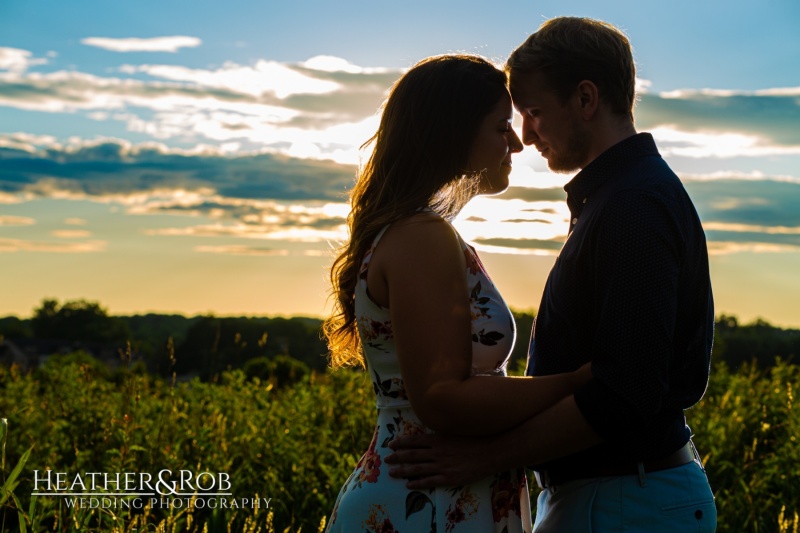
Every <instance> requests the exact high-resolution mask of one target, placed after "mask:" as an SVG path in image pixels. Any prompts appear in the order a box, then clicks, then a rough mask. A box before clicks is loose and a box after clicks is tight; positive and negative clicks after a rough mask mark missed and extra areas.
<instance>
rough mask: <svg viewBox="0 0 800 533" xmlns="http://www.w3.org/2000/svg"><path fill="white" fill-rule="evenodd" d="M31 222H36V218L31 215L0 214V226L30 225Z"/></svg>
mask: <svg viewBox="0 0 800 533" xmlns="http://www.w3.org/2000/svg"><path fill="white" fill-rule="evenodd" d="M33 224H36V219H33V218H31V217H19V216H15V215H0V226H31V225H33Z"/></svg>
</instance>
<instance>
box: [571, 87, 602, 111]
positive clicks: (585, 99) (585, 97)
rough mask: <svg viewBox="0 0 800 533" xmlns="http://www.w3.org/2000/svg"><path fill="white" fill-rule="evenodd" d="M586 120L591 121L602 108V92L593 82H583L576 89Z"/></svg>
mask: <svg viewBox="0 0 800 533" xmlns="http://www.w3.org/2000/svg"><path fill="white" fill-rule="evenodd" d="M575 93H576V96H577V98H578V103H579V105H580V109H581V113H582V115H583V119H584V120H590V119H591V118H593V117H594V115H595V114H596V113H597V109H598V107H600V91H598V90H597V85H595V84H594V82H593V81H589V80H583V81H582V82H580V83H579V84H578V87H577V88H576V89H575Z"/></svg>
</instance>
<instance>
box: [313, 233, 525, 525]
mask: <svg viewBox="0 0 800 533" xmlns="http://www.w3.org/2000/svg"><path fill="white" fill-rule="evenodd" d="M385 230H386V229H385V228H384V230H383V231H381V233H380V234H378V236H377V237H376V239H375V241H374V242H373V244H372V247H371V248H370V250H369V251H368V252H367V254H366V256H365V258H364V261H363V263H362V266H361V275H360V279H359V282H358V286H357V288H356V291H355V311H356V317H357V320H358V331H359V334H360V336H361V341H362V343H363V346H364V354H365V358H366V362H367V370H368V372H369V374H370V376H371V378H372V385H373V387H374V389H375V396H376V398H377V407H378V420H377V424H376V427H375V433H374V435H373V437H372V443H371V444H370V446H369V449H368V450H367V452H366V453H365V454H364V456H363V457H362V458H361V460H360V461H359V462H358V465H357V466H356V468H355V470H354V471H353V473H352V474H351V475H350V477H349V478H348V479H347V481H346V482H345V484H344V486H343V487H342V490H341V491H340V493H339V497H338V498H337V500H336V504H335V506H334V509H333V513H332V515H331V517H330V521H329V524H328V529H327V531H328V532H329V533H339V532H342V533H364V532H367V533H429V532H430V533H436V532H446V533H451V532H452V533H477V532H480V533H487V532H497V533H501V532H502V533H517V532H527V533H529V532H530V531H531V507H530V500H529V496H528V484H527V478H526V476H525V472H524V470H523V469H521V468H520V469H518V470H511V471H506V472H501V473H498V474H496V475H494V476H491V477H489V478H486V479H484V480H482V481H480V482H477V483H474V484H471V485H465V486H458V487H442V488H436V489H428V490H409V489H407V488H406V486H405V480H400V479H395V478H392V477H390V476H389V472H388V465H386V464H385V463H384V457H385V456H387V455H389V454H390V453H391V449H390V448H389V447H388V443H389V441H391V440H392V439H393V438H395V437H397V436H399V435H408V434H414V433H430V432H431V430H430V429H429V428H427V427H425V426H424V425H423V424H422V423H421V422H420V420H419V418H418V417H417V415H416V413H414V410H413V409H412V408H411V404H410V403H409V401H408V397H407V396H406V393H405V389H404V387H403V378H402V376H401V375H400V366H399V363H398V359H397V351H396V347H395V343H394V339H393V336H392V323H391V320H390V316H389V310H388V309H386V308H383V307H381V306H379V305H377V304H376V303H375V302H373V301H372V300H371V298H370V297H369V296H368V294H367V279H366V278H367V269H368V267H369V261H370V259H371V258H372V252H373V251H374V249H375V247H376V246H377V244H378V242H379V240H380V238H381V237H382V235H383V233H384V232H385ZM454 231H455V230H454ZM456 235H458V233H456ZM458 239H459V241H460V242H461V247H462V249H463V251H464V256H465V258H466V264H467V287H465V290H466V291H468V292H469V295H470V299H471V303H472V347H473V349H472V358H473V363H472V364H473V374H500V375H505V369H506V363H507V361H508V358H509V356H510V353H511V349H512V348H513V346H514V338H515V334H516V332H515V326H514V319H513V316H512V314H511V312H510V311H509V309H508V306H507V305H506V304H505V302H504V301H503V299H502V297H501V296H500V294H499V293H498V291H497V289H496V288H495V286H494V284H493V283H492V282H491V280H490V279H489V276H488V275H487V274H486V271H485V270H484V268H483V265H482V264H481V262H480V260H479V259H478V256H477V255H476V253H475V250H474V249H473V248H472V247H471V246H469V245H467V244H466V243H465V242H464V241H463V240H462V239H461V237H460V236H458Z"/></svg>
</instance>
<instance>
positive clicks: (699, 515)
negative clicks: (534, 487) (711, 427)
mask: <svg viewBox="0 0 800 533" xmlns="http://www.w3.org/2000/svg"><path fill="white" fill-rule="evenodd" d="M716 528H717V508H716V506H715V505H714V495H713V494H712V492H711V487H710V486H709V485H708V479H707V478H706V474H705V471H704V470H703V468H702V467H701V466H700V464H699V463H697V462H696V461H692V462H690V463H687V464H685V465H682V466H678V467H675V468H670V469H668V470H661V471H659V472H650V473H647V474H645V473H643V472H642V473H641V474H640V475H638V476H636V475H634V476H621V477H604V478H593V479H579V480H576V481H572V482H570V483H564V484H563V485H558V486H555V487H552V488H547V489H545V490H543V491H542V492H541V493H540V494H539V499H538V501H537V509H536V522H535V523H534V526H533V531H534V533H622V532H624V533H635V532H636V533H638V532H642V533H674V532H681V533H684V532H692V531H698V532H703V533H711V532H713V531H715V530H716Z"/></svg>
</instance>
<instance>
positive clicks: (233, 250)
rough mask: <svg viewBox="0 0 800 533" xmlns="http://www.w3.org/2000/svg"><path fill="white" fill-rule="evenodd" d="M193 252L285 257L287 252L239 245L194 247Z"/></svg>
mask: <svg viewBox="0 0 800 533" xmlns="http://www.w3.org/2000/svg"><path fill="white" fill-rule="evenodd" d="M194 251H195V252H201V253H211V254H228V255H255V256H286V255H289V251H288V250H276V249H273V248H266V247H261V246H243V245H239V244H223V245H219V246H206V245H204V246H195V247H194Z"/></svg>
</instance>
